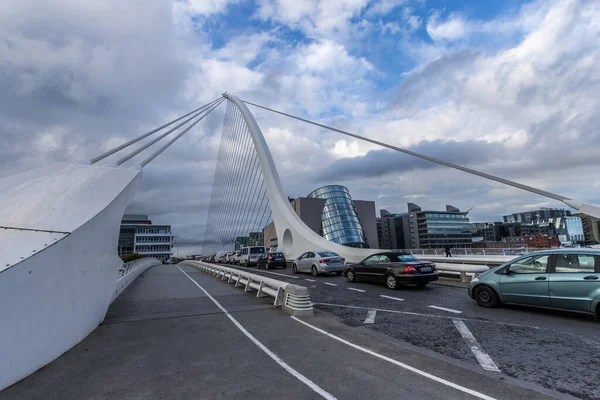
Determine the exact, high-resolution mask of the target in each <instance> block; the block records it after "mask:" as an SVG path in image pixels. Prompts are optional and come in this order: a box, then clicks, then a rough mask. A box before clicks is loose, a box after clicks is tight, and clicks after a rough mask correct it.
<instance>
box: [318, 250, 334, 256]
mask: <svg viewBox="0 0 600 400" xmlns="http://www.w3.org/2000/svg"><path fill="white" fill-rule="evenodd" d="M318 254H319V255H320V256H321V257H339V255H338V254H336V253H334V252H333V251H319V253H318Z"/></svg>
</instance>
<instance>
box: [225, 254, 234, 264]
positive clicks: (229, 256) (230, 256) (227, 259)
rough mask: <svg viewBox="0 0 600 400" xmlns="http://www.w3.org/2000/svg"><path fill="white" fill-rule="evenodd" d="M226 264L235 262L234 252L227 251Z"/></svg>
mask: <svg viewBox="0 0 600 400" xmlns="http://www.w3.org/2000/svg"><path fill="white" fill-rule="evenodd" d="M225 264H233V253H232V252H230V253H227V254H226V255H225Z"/></svg>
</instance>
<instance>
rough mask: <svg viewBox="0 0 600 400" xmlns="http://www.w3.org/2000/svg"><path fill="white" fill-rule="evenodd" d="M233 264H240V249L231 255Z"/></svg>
mask: <svg viewBox="0 0 600 400" xmlns="http://www.w3.org/2000/svg"><path fill="white" fill-rule="evenodd" d="M233 264H235V265H240V251H239V250H238V251H236V252H235V254H234V255H233Z"/></svg>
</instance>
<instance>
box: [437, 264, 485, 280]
mask: <svg viewBox="0 0 600 400" xmlns="http://www.w3.org/2000/svg"><path fill="white" fill-rule="evenodd" d="M435 266H436V268H437V269H438V271H440V272H441V273H444V272H457V273H459V274H460V281H461V282H469V277H473V276H474V275H476V274H480V273H482V272H486V271H489V270H490V268H489V267H488V266H487V265H470V264H451V263H435Z"/></svg>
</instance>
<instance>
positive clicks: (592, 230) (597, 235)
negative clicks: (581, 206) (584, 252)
mask: <svg viewBox="0 0 600 400" xmlns="http://www.w3.org/2000/svg"><path fill="white" fill-rule="evenodd" d="M573 217H578V218H580V219H581V225H582V228H583V239H584V242H585V244H586V245H595V244H598V243H600V228H599V220H598V218H594V217H592V216H589V215H586V214H574V215H573Z"/></svg>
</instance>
